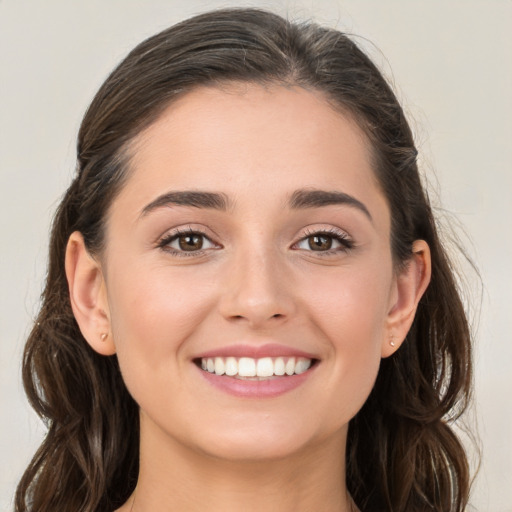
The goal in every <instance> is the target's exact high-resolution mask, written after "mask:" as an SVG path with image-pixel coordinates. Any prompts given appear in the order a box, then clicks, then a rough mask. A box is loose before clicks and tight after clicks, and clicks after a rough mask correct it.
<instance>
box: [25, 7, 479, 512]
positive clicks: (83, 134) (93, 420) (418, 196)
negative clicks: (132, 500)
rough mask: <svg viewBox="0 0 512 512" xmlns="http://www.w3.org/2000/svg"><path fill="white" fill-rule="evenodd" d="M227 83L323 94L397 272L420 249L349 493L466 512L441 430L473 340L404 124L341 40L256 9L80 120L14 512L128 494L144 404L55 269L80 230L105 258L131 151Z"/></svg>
mask: <svg viewBox="0 0 512 512" xmlns="http://www.w3.org/2000/svg"><path fill="white" fill-rule="evenodd" d="M229 81H245V82H258V83H281V84H294V85H297V86H301V87H305V88H309V89H314V90H318V91H321V92H323V94H324V95H325V97H326V98H327V99H328V101H330V102H331V103H332V104H333V106H334V107H335V108H339V109H341V110H342V111H343V112H345V113H346V114H348V115H350V116H352V117H353V118H354V119H355V120H356V121H357V122H358V124H359V125H360V127H361V128H362V129H363V131H364V133H365V134H366V136H367V139H368V141H369V146H370V147H371V149H372V155H373V166H374V171H375V174H376V176H377V179H378V181H379V183H380V185H381V187H382V190H383V191H384V193H385V195H386V197H387V200H388V203H389V207H390V210H391V218H392V229H391V246H392V252H393V258H394V262H395V265H397V266H400V265H404V264H406V263H407V261H408V260H409V258H410V257H411V248H412V243H413V241H414V240H417V239H423V240H425V241H426V242H427V243H428V245H429V247H430V251H431V255H432V280H431V282H430V285H429V287H428V289H427V291H426V293H425V295H424V296H423V298H422V299H421V302H420V304H419V307H418V310H417V314H416V318H415V320H414V323H413V326H412V328H411V330H410V332H409V333H408V335H407V340H406V342H405V343H404V344H403V346H402V347H401V348H400V350H399V351H398V352H396V353H395V354H394V355H393V356H392V357H390V358H388V359H385V360H383V361H382V364H381V368H380V371H379V374H378V377H377V381H376V384H375V386H374V388H373V391H372V392H371V395H370V397H369V398H368V400H367V402H366V403H365V405H364V406H363V408H362V409H361V411H360V412H359V413H358V414H357V416H356V417H355V418H354V419H353V420H352V421H351V423H350V427H349V435H348V446H347V460H346V463H347V485H348V489H349V491H350V493H351V494H352V496H353V498H354V500H355V502H356V503H357V505H358V506H359V507H360V508H361V509H362V510H364V511H386V510H387V511H393V512H406V511H407V512H421V511H427V510H428V511H437V512H462V511H463V510H464V508H465V505H466V503H467V498H468V493H469V470H468V464H467V458H466V455H465V452H464V449H463V447H462V445H461V443H460V441H459V440H458V439H457V437H456V435H455V434H454V431H453V430H452V428H451V427H450V422H451V421H453V420H454V419H456V418H457V417H458V416H459V415H460V414H461V413H462V411H463V410H464V408H465V407H466V404H467V401H468V397H469V394H470V387H471V386H470V385H471V357H470V356H471V354H470V333H469V329H468V323H467V319H466V316H465V313H464V309H463V306H462V303H461V300H460V297H459V293H458V291H457V286H456V282H455V279H454V274H453V270H452V268H451V267H450V262H449V261H448V258H447V255H446V252H445V249H444V248H443V245H442V244H441V242H440V240H439V238H438V234H437V230H436V223H435V219H434V218H433V215H432V210H431V207H430V205H429V201H428V197H427V195H426V193H425V191H424V189H423V187H422V184H421V182H420V177H419V174H418V168H417V163H416V156H417V151H416V149H415V146H414V141H413V137H412V134H411V130H410V128H409V126H408V124H407V121H406V119H405V116H404V113H403V111H402V108H401V106H400V104H399V103H398V101H397V99H396V97H395V95H394V93H393V92H392V90H391V88H390V87H389V85H388V84H387V83H386V81H385V80H384V78H383V77H382V75H381V73H380V72H379V71H378V69H377V68H376V67H375V65H374V64H373V63H372V62H371V60H370V59H369V58H368V57H367V56H366V55H365V54H364V53H363V52H362V51H361V50H360V49H359V48H358V47H357V46H356V45H355V44H354V42H353V41H352V40H351V39H349V38H348V37H347V36H346V35H344V34H342V33H340V32H338V31H337V30H334V29H329V28H322V27H319V26H317V25H315V24H294V23H290V22H288V21H286V20H284V19H283V18H281V17H279V16H277V15H275V14H272V13H269V12H266V11H262V10H258V9H227V10H219V11H215V12H210V13H206V14H202V15H200V16H196V17H194V18H191V19H189V20H187V21H184V22H182V23H180V24H178V25H175V26H173V27H171V28H169V29H167V30H165V31H163V32H161V33H160V34H157V35H155V36H153V37H151V38H149V39H148V40H146V41H144V42H143V43H141V44H140V45H139V46H138V47H136V48H135V49H134V50H133V51H132V52H131V53H130V54H129V55H128V56H127V57H126V58H125V59H124V60H123V62H122V63H121V64H120V65H119V66H118V67H117V68H116V69H115V70H114V71H113V72H112V74H111V75H110V76H109V77H108V79H107V80H106V81H105V83H104V84H103V86H102V87H101V88H100V90H99V91H98V93H97V94H96V96H95V98H94V99H93V101H92V103H91V105H90V107H89V109H88V110H87V113H86V115H85V117H84V120H83V122H82V125H81V128H80V133H79V137H78V166H77V167H78V168H77V173H76V176H75V178H74V180H73V182H72V184H71V185H70V187H69V189H68V191H67V192H66V194H65V196H64V198H63V200H62V202H61V204H60V206H59V208H58V211H57V213H56V216H55V219H54V223H53V229H52V234H51V240H50V257H49V268H48V275H47V281H46V287H45V290H44V293H43V296H42V306H41V310H40V313H39V316H38V318H37V321H36V322H35V325H34V327H33V329H32V332H31V333H30V336H29V338H28V341H27V344H26V348H25V353H24V361H23V381H24V385H25V389H26V392H27V395H28V397H29V400H30V402H31V404H32V406H33V407H34V409H35V410H36V411H37V413H38V414H39V415H40V416H41V417H42V418H43V420H44V421H45V422H46V424H47V426H48V433H47V436H46V438H45V439H44V441H43V443H42V445H41V447H40V448H39V450H38V451H37V453H36V454H35V456H34V458H33V460H32V461H31V463H30V465H29V466H28V468H27V470H26V472H25V474H24V475H23V478H22V480H21V482H20V483H19V486H18V489H17V494H16V511H17V512H26V511H34V512H45V511H52V512H54V511H56V510H62V511H64V510H65V511H73V512H78V511H84V512H91V511H107V510H113V509H115V508H117V507H119V506H120V505H121V504H123V503H124V502H125V501H126V500H127V498H128V497H129V496H130V494H131V493H132V491H133V489H134V487H135V484H136V480H137V474H138V457H139V444H138V441H139V439H138V437H139V428H138V407H137V405H136V403H135V402H134V401H133V399H132V398H131V396H130V395H129V393H128V392H127V390H126V388H125V386H124V383H123V380H122V378H121V373H120V370H119V366H118V363H117V359H116V357H115V356H110V357H104V356H100V355H98V354H97V353H95V352H94V351H93V350H92V349H91V348H90V347H89V345H88V344H87V342H86V341H85V340H84V338H83V337H82V335H81V333H80V331H79V329H78V326H77V323H76V321H75V319H74V317H73V314H72V311H71V307H70V301H69V293H68V286H67V282H66V277H65V272H64V254H65V249H66V243H67V240H68V237H69V235H70V234H71V233H72V232H73V231H76V230H78V231H80V232H81V233H82V234H83V236H84V239H85V242H86V245H87V248H88V250H89V251H90V252H91V253H93V254H98V253H100V252H101V250H102V247H103V243H104V239H103V233H104V229H103V228H104V222H105V217H106V214H107V212H108V208H109V206H110V205H111V203H112V200H113V198H114V197H115V195H116V194H117V193H118V192H119V190H120V188H121V187H122V185H123V181H124V180H125V179H126V177H127V174H128V173H129V171H128V170H127V169H128V163H129V156H128V154H129V151H127V148H128V147H129V143H130V141H131V140H133V138H134V137H135V136H136V135H137V134H138V133H140V132H141V131H142V130H143V129H144V128H145V127H147V126H148V125H149V124H151V123H152V122H153V121H154V120H155V119H156V118H157V116H158V115H159V114H160V113H161V112H162V110H163V109H164V108H165V107H166V106H168V105H169V103H170V102H172V101H173V100H175V99H176V98H178V97H180V96H181V95H183V94H186V93H187V92H188V91H190V90H191V89H192V88H194V87H198V86H200V85H203V84H210V85H211V84H216V83H223V82H229Z"/></svg>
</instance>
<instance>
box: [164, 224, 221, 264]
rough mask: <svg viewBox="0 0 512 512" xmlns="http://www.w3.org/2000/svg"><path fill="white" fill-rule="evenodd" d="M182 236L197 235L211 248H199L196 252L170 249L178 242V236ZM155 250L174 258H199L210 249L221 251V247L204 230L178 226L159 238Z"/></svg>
mask: <svg viewBox="0 0 512 512" xmlns="http://www.w3.org/2000/svg"><path fill="white" fill-rule="evenodd" d="M183 235H199V236H201V237H203V238H204V239H206V240H208V242H209V243H210V244H211V245H212V247H207V248H201V249H198V250H197V251H184V250H180V249H178V248H175V247H170V244H171V243H172V242H173V241H175V240H178V238H179V237H180V236H183ZM156 246H157V248H159V249H161V250H163V251H165V252H167V253H169V254H171V255H175V256H180V257H181V256H200V255H204V253H205V252H206V251H210V250H212V249H221V248H222V245H221V244H219V243H217V242H215V241H214V240H213V239H212V237H211V236H210V235H208V234H206V230H205V229H204V228H201V227H194V226H180V227H176V228H173V229H171V230H169V231H167V232H166V233H165V234H163V235H162V236H160V237H159V238H158V240H157V242H156Z"/></svg>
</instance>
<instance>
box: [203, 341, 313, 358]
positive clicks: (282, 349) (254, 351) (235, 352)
mask: <svg viewBox="0 0 512 512" xmlns="http://www.w3.org/2000/svg"><path fill="white" fill-rule="evenodd" d="M279 356H284V357H304V358H306V359H318V358H317V357H315V355H314V354H311V353H308V352H305V351H303V350H299V349H296V348H294V347H290V346H287V345H280V344H278V343H266V344H264V345H247V344H237V345H229V346H224V347H219V348H215V349H211V350H208V351H207V352H202V353H201V354H199V355H197V356H196V359H202V358H208V357H251V358H253V359H260V358H262V357H279Z"/></svg>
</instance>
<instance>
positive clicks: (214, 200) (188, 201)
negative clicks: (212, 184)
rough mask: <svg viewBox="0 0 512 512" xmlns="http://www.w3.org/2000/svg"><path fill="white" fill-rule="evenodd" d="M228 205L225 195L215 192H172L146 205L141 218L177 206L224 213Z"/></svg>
mask: <svg viewBox="0 0 512 512" xmlns="http://www.w3.org/2000/svg"><path fill="white" fill-rule="evenodd" d="M230 204H231V203H230V201H229V199H228V197H227V196H226V195H225V194H221V193H217V192H203V191H199V190H184V191H173V192H167V193H165V194H162V195H161V196H158V197H157V198H156V199H155V200H154V201H151V203H149V204H148V205H146V206H145V207H144V208H143V209H142V212H141V217H144V216H145V215H147V214H148V213H150V212H151V211H153V210H156V209H157V208H161V207H163V206H171V205H179V206H189V207H192V208H211V209H213V210H222V211H225V210H227V209H228V208H229V206H230Z"/></svg>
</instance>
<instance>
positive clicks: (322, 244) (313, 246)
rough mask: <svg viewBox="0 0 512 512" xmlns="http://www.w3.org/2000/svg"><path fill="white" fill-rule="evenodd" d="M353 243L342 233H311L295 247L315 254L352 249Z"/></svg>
mask: <svg viewBox="0 0 512 512" xmlns="http://www.w3.org/2000/svg"><path fill="white" fill-rule="evenodd" d="M353 245H354V244H353V242H352V241H351V240H350V239H349V238H348V235H347V234H346V233H343V232H341V231H337V230H336V231H334V232H330V231H329V232H326V231H318V232H315V233H310V234H308V235H307V236H305V237H304V238H302V239H301V240H299V242H297V244H296V245H295V247H296V248H297V249H301V250H306V251H315V252H324V253H325V252H327V253H329V252H338V251H345V250H348V249H351V248H352V247H353Z"/></svg>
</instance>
